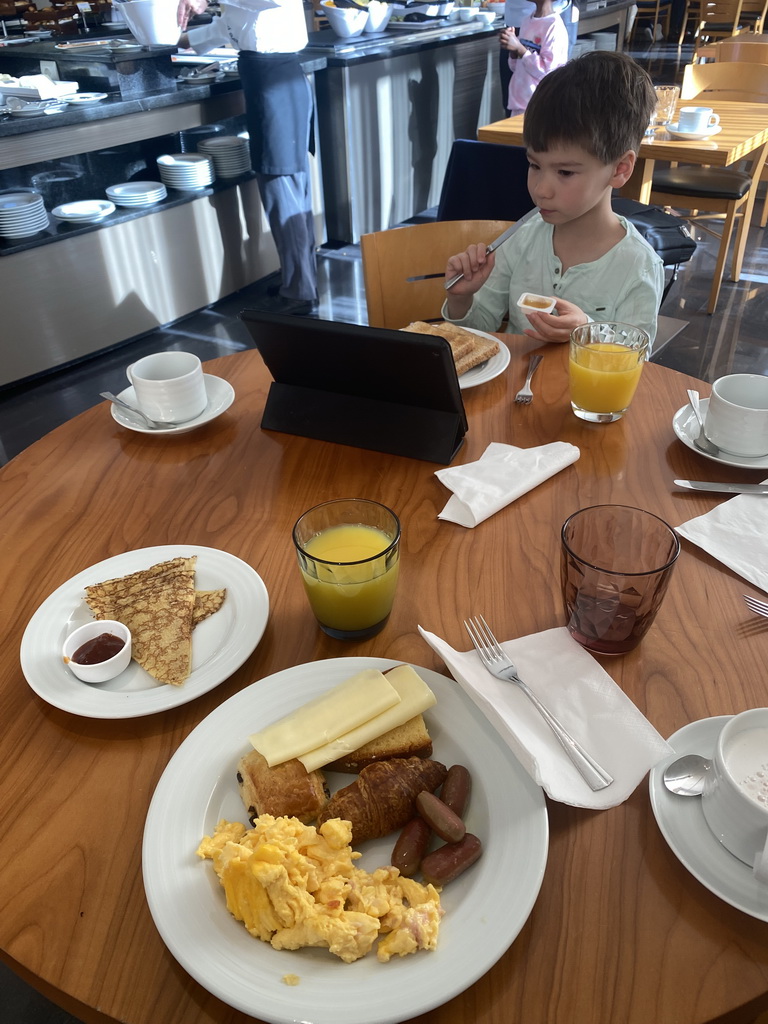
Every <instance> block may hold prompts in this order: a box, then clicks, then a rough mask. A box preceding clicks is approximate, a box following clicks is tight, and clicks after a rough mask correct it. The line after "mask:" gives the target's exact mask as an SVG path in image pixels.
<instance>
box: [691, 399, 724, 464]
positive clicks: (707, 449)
mask: <svg viewBox="0 0 768 1024" xmlns="http://www.w3.org/2000/svg"><path fill="white" fill-rule="evenodd" d="M688 400H689V401H690V403H691V408H692V409H693V415H694V416H695V417H696V419H697V420H698V422H699V436H698V437H694V438H693V443H694V446H695V447H696V448H698V449H699V451H701V452H704V454H705V455H715V456H719V455H720V454H721V452H720V449H719V448H718V447H717V445H716V444H713V443H712V442H711V441H710V440H709V438H708V437H707V435H706V434H705V433H704V417H703V416H702V414H701V406H700V405H699V392H698V391H691V390H690V389H689V391H688Z"/></svg>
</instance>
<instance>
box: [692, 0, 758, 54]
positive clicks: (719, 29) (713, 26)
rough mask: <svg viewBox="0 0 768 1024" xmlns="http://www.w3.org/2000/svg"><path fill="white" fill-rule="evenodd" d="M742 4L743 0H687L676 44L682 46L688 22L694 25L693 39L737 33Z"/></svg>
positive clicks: (722, 36) (713, 37)
mask: <svg viewBox="0 0 768 1024" xmlns="http://www.w3.org/2000/svg"><path fill="white" fill-rule="evenodd" d="M743 5H744V0H687V2H686V5H685V14H684V15H683V21H682V24H681V26H680V38H679V39H678V41H677V45H678V46H682V44H683V39H684V38H685V33H686V30H687V28H688V25H689V23H690V22H693V23H694V25H695V28H694V33H693V35H694V41H698V40H700V39H726V38H727V37H728V36H735V35H738V33H739V32H740V31H742V29H743V26H742V24H741V10H742V7H743Z"/></svg>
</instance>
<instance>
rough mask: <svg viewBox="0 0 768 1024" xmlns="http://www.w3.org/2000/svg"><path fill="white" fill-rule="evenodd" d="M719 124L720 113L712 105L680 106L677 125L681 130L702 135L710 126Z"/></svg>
mask: <svg viewBox="0 0 768 1024" xmlns="http://www.w3.org/2000/svg"><path fill="white" fill-rule="evenodd" d="M719 124H720V115H719V114H716V113H715V112H714V110H713V109H712V107H680V113H679V114H678V115H677V127H678V129H679V131H681V132H691V133H692V134H693V135H703V134H704V132H706V131H708V130H709V129H710V128H716V127H717V126H718V125H719Z"/></svg>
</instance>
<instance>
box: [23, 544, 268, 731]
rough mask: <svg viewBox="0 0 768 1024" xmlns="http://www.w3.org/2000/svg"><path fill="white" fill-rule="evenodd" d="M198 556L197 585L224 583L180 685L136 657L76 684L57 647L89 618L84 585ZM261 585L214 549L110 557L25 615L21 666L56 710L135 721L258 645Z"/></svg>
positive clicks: (223, 673)
mask: <svg viewBox="0 0 768 1024" xmlns="http://www.w3.org/2000/svg"><path fill="white" fill-rule="evenodd" d="M189 555H197V564H196V566H195V586H196V587H197V588H198V589H200V590H214V589H218V588H221V587H226V590H227V596H226V599H225V601H224V604H223V605H222V607H221V608H220V609H219V611H218V612H216V613H215V614H214V615H211V616H210V618H208V619H205V620H204V621H203V622H200V623H199V624H198V626H197V627H196V628H195V630H194V633H193V637H192V672H191V674H190V675H189V677H188V678H187V679H186V680H185V682H184V683H183V684H182V685H181V686H169V685H165V684H163V683H159V682H158V681H157V680H156V679H153V678H152V676H150V675H149V674H148V673H147V672H145V671H144V669H142V668H141V667H140V666H139V665H137V664H136V662H135V661H131V663H130V665H129V667H128V668H127V669H126V670H125V671H124V672H122V673H121V674H120V675H119V676H117V677H116V678H115V679H112V680H110V681H109V682H106V683H100V684H99V685H98V686H89V685H88V684H87V683H83V682H81V681H80V680H79V679H77V678H76V677H75V676H74V675H73V674H72V672H70V670H69V669H68V668H67V666H66V665H65V664H64V661H63V659H62V655H61V651H62V647H63V645H64V640H65V639H66V637H67V636H68V635H69V634H70V633H71V632H72V631H73V630H74V629H75V628H77V627H78V626H81V625H83V624H84V623H85V622H90V621H91V620H92V619H93V615H92V614H91V611H90V609H89V608H88V606H87V604H86V603H85V587H87V586H90V585H92V584H94V583H100V582H102V581H104V580H108V579H113V578H116V577H118V576H125V575H127V574H128V573H131V572H136V571H138V570H140V569H148V568H149V567H150V566H151V565H154V564H156V563H157V562H162V561H165V560H166V559H171V558H178V557H180V556H182V557H187V556H189ZM268 617H269V596H268V594H267V588H266V587H265V586H264V582H263V580H262V579H261V577H260V576H259V574H258V573H257V572H256V570H255V569H253V568H252V567H251V566H250V565H248V564H247V563H246V562H244V561H242V559H240V558H237V557H235V555H231V554H229V553H228V552H227V551H220V550H218V548H206V547H200V546H199V545H197V544H185V545H179V544H165V545H162V546H159V547H151V548H140V549H138V550H136V551H127V552H125V553H124V554H121V555H115V556H114V557H112V558H107V559H105V560H104V561H103V562H98V563H97V564H96V565H92V566H90V568H88V569H84V570H83V571H82V572H80V573H78V574H77V575H76V576H73V577H72V578H71V579H70V580H68V581H67V582H66V583H63V584H62V585H61V586H60V587H59V588H58V589H57V590H55V591H54V592H53V593H52V594H51V595H50V597H48V598H46V600H45V601H43V603H42V604H41V605H40V607H39V608H38V609H37V611H36V612H35V614H34V615H33V616H32V618H31V619H30V620H29V623H28V625H27V628H26V630H25V631H24V636H23V637H22V641H21V669H22V672H23V673H24V677H25V679H26V680H27V682H28V683H29V685H30V687H31V688H32V689H33V690H34V691H35V693H37V694H38V696H40V697H42V698H43V700H45V701H47V702H48V703H49V704H51V705H53V707H56V708H61V709H62V710H63V711H69V712H71V713H72V714H74V715H82V716H83V717H85V718H139V717H141V716H143V715H152V714H155V713H156V712H158V711H166V710H167V709H168V708H174V707H177V706H179V705H180V704H186V703H188V702H189V701H191V700H194V699H195V698H196V697H199V696H200V695H201V694H203V693H207V692H208V691H209V690H212V689H213V688H214V687H216V686H218V685H219V683H223V682H224V680H225V679H227V678H228V677H229V676H231V675H232V673H233V672H234V671H235V670H236V669H238V668H239V667H240V666H241V665H242V664H243V662H244V661H245V660H246V658H247V657H248V656H249V655H250V654H251V653H252V652H253V651H254V650H255V648H256V646H257V644H258V643H259V640H260V639H261V637H262V634H263V632H264V630H265V628H266V625H267V619H268Z"/></svg>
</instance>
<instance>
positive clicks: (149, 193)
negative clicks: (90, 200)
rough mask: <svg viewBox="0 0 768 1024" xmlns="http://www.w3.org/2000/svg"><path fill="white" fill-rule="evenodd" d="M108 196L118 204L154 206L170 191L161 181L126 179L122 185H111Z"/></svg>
mask: <svg viewBox="0 0 768 1024" xmlns="http://www.w3.org/2000/svg"><path fill="white" fill-rule="evenodd" d="M106 192H107V198H108V199H110V200H111V201H112V202H113V203H115V204H116V205H117V206H128V207H133V206H152V205H154V204H155V203H159V202H160V200H161V199H165V197H166V196H167V195H168V192H167V190H166V188H165V185H163V184H162V183H161V182H159V181H126V182H124V183H123V184H121V185H110V186H109V188H108V189H107V190H106Z"/></svg>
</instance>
